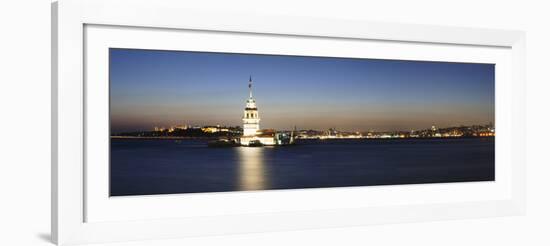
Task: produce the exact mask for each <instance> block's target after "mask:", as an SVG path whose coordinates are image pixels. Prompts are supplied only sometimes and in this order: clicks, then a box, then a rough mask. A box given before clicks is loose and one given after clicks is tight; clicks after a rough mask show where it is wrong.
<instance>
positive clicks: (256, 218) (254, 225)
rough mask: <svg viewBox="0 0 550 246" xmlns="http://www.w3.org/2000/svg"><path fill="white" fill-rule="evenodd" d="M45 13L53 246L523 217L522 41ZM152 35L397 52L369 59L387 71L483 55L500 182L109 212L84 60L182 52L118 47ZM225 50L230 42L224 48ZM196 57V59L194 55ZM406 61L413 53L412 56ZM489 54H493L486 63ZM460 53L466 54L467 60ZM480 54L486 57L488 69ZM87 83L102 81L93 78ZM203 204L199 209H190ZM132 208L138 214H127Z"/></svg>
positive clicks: (148, 7)
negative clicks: (101, 54) (493, 76)
mask: <svg viewBox="0 0 550 246" xmlns="http://www.w3.org/2000/svg"><path fill="white" fill-rule="evenodd" d="M52 12H53V18H54V19H53V21H52V32H53V33H52V38H53V40H52V59H53V61H52V80H53V85H54V87H53V88H52V93H53V95H52V100H53V102H52V114H53V115H52V146H53V147H52V148H53V149H52V238H53V240H54V242H56V243H57V244H60V245H61V244H79V243H95V242H112V241H126V240H145V239H161V238H174V237H184V236H198V235H219V234H227V233H245V232H263V231H278V230H294V229H307V228H326V227H337V226H359V225H370V224H384V223H397V222H415V221H428V220H442V219H460V218H475V217H492V216H503V215H520V214H523V213H524V210H525V150H524V148H525V147H524V146H525V142H524V138H525V120H524V117H523V115H524V112H525V98H524V91H525V85H524V73H525V68H524V60H523V59H524V49H525V47H524V44H525V35H524V33H523V32H521V31H509V30H490V29H478V28H461V27H442V26H431V25H410V24H396V23H377V22H360V21H349V20H331V19H314V18H306V17H295V16H262V15H253V14H245V13H219V12H214V11H205V12H198V11H196V10H186V8H185V3H183V2H181V1H162V2H155V1H150V0H141V1H135V0H134V1H130V0H128V1H108V0H95V1H94V0H80V1H77V0H61V1H57V2H55V3H53V4H52ZM90 27H91V28H92V29H94V28H95V29H97V30H95V29H94V31H92V32H91V33H89V32H88V31H87V30H91V29H88V28H90ZM96 27H99V28H96ZM99 29H101V30H99ZM104 29H109V30H107V31H105V30H104ZM128 30H129V31H128ZM153 30H157V31H156V32H157V35H159V36H158V37H162V35H172V33H174V32H176V33H184V32H208V33H210V34H209V35H218V36H220V37H222V36H234V38H239V36H246V35H248V36H250V35H252V36H254V35H257V36H261V37H265V38H266V40H268V39H269V38H270V37H278V38H282V39H285V38H286V39H292V40H293V41H292V40H291V41H289V44H286V45H285V46H284V47H286V48H285V49H277V50H272V51H264V52H270V53H274V52H281V53H285V54H286V53H296V52H302V51H300V50H299V49H297V48H296V50H292V47H293V46H292V42H299V40H301V39H308V40H324V41H323V42H333V40H334V42H335V43H334V44H335V45H336V46H337V42H354V43H357V45H363V44H364V43H369V44H368V45H379V43H380V44H381V43H384V42H390V43H391V45H394V46H395V47H386V48H384V47H382V46H384V45H381V46H380V47H381V48H380V52H379V54H375V55H374V56H376V57H377V58H380V57H382V56H384V54H383V53H384V52H383V51H384V49H389V48H392V49H395V48H399V49H402V50H401V51H402V52H401V53H395V54H391V57H390V58H392V59H399V58H401V59H415V58H417V57H424V58H422V59H451V58H450V57H451V56H454V58H452V60H453V61H472V60H471V59H474V58H469V57H468V55H471V54H474V53H476V52H477V51H478V50H480V51H483V52H477V53H479V54H478V55H477V56H476V58H475V59H481V60H483V59H485V61H494V62H495V64H500V65H497V86H496V88H497V90H496V92H495V93H496V94H497V95H496V96H497V103H496V114H497V122H496V125H497V126H496V127H497V129H498V133H499V136H498V138H497V147H496V148H497V158H496V160H497V162H498V163H499V165H500V167H502V168H497V172H498V170H504V172H501V174H502V175H500V176H499V175H498V173H497V180H496V181H495V182H494V183H490V184H487V183H482V184H479V183H475V182H474V183H457V184H442V185H413V186H410V185H401V186H381V187H376V188H371V189H361V188H337V189H322V190H312V189H309V190H308V189H305V190H299V191H292V192H290V191H275V192H273V191H270V192H252V193H246V194H230V193H227V194H208V195H199V196H193V199H191V200H192V201H190V199H187V200H186V198H188V196H187V197H186V196H183V195H181V196H180V195H170V196H150V197H140V198H136V199H123V200H118V201H115V202H114V203H116V204H114V203H113V202H112V201H113V200H112V199H111V198H109V197H108V195H105V194H104V193H101V192H102V190H101V189H96V187H101V182H99V181H101V180H102V177H103V178H105V177H104V172H101V170H99V171H98V172H96V171H94V170H98V169H96V166H90V165H87V163H86V160H88V161H89V159H87V158H88V157H87V154H88V153H89V151H91V149H93V146H94V145H97V144H101V141H99V142H94V141H89V139H91V138H90V137H89V136H90V135H89V133H90V132H89V131H90V129H89V125H90V124H89V123H87V122H88V121H95V120H97V119H96V118H95V117H90V115H89V114H88V113H87V111H94V110H93V109H94V105H101V104H102V103H101V100H102V99H101V98H99V97H97V96H96V95H94V94H93V91H94V88H93V86H95V85H97V84H98V83H95V82H92V83H91V84H90V81H95V80H94V79H95V78H93V76H91V77H90V76H89V73H90V72H91V71H87V70H86V69H87V68H88V69H89V66H92V67H94V66H95V65H94V64H98V61H99V62H101V59H98V60H94V59H93V57H94V56H93V55H89V52H90V50H88V48H92V49H93V48H94V47H98V48H99V49H102V47H103V48H105V47H108V46H109V45H111V44H112V43H110V42H118V44H121V45H124V46H125V47H134V48H136V47H141V46H147V47H149V48H150V47H152V46H155V45H159V46H161V48H162V47H166V49H170V48H173V49H180V46H178V45H180V43H181V42H172V43H170V42H164V43H163V42H161V41H154V40H150V39H139V40H140V42H135V43H132V42H128V39H124V38H122V37H121V38H119V39H118V40H115V38H116V36H117V35H116V34H117V33H119V35H118V36H131V35H138V36H135V37H143V35H144V34H145V33H147V32H153ZM105 32H110V34H112V35H107V34H109V33H107V34H106V33H105ZM123 32H127V33H123ZM122 34H124V35H122ZM126 34H127V35H126ZM87 35H89V36H87ZM139 35H141V36H139ZM178 35H179V34H178ZM176 36H177V35H176ZM106 37H111V39H110V40H109V39H108V38H106ZM186 37H187V36H186ZM178 38H179V37H174V40H175V41H178ZM94 40H95V41H94ZM134 40H137V39H134ZM162 40H169V39H162ZM296 40H297V41H296ZM96 41H97V42H96ZM144 42H148V43H144ZM230 42H231V41H228V44H229V43H230ZM311 42H314V41H311ZM267 43H268V42H267ZM96 44H97V45H96ZM296 44H297V43H296ZM409 46H410V47H416V46H422V47H420V48H415V49H414V51H413V48H407V47H409ZM432 46H433V47H436V46H441V47H443V48H441V49H438V51H440V53H439V56H436V55H435V53H437V52H428V51H427V49H429V47H432ZM155 47H156V46H155ZM295 47H298V46H295ZM195 48H196V49H199V50H200V49H201V47H199V46H197V47H195ZM478 48H479V49H478ZM493 48H494V49H493ZM208 49H211V48H208ZM226 49H234V50H238V49H240V48H239V47H237V46H234V47H233V46H232V47H229V45H227V46H225V47H221V50H220V51H226ZM258 49H261V48H258ZM264 49H265V47H264ZM408 49H409V50H410V52H407V50H408ZM423 49H426V51H424V53H422V52H421V51H422V50H423ZM485 49H487V50H489V49H493V50H497V51H494V52H493V51H487V52H485V51H484V50H485ZM447 50H448V51H447ZM458 50H460V52H458ZM87 52H88V53H87ZM94 52H95V50H94ZM303 52H306V51H303ZM307 52H313V51H307ZM336 52H344V51H336ZM419 52H420V53H421V54H420V53H419ZM432 53H434V54H432ZM441 53H444V54H448V56H449V57H448V58H444V57H442V55H441ZM457 53H461V54H462V57H460V56H459V55H458V54H457ZM94 54H96V53H94ZM422 54H425V56H424V55H422ZM453 54H455V55H453ZM483 54H485V55H486V56H485V58H483ZM325 55H326V54H325ZM329 55H330V54H329ZM369 55H372V54H369ZM389 56H390V55H388V57H389ZM90 57H92V58H90ZM89 58H90V59H89ZM499 67H500V68H499ZM94 69H95V68H94ZM94 71H95V72H98V74H100V71H99V70H97V71H96V70H94ZM94 74H95V73H94ZM86 80H89V81H88V82H86ZM99 80H101V78H100V79H99ZM90 86H92V87H90ZM90 100H97V101H95V102H97V103H95V102H94V103H92V104H91V103H90V102H92V101H90ZM103 104H104V103H103ZM90 107H91V108H90ZM499 119H500V120H499ZM94 136H95V135H94ZM499 150H500V151H499ZM94 173H95V174H94ZM102 175H103V176H102ZM499 177H501V178H499ZM98 182H99V183H98ZM474 190H476V191H474ZM448 191H454V192H455V193H449V192H448ZM367 192H370V193H367ZM388 192H392V193H393V194H402V196H399V195H397V197H400V199H395V200H392V202H385V200H391V199H390V198H389V197H388V196H387V195H386V196H378V197H377V198H376V199H373V201H368V202H365V201H362V200H361V199H358V198H357V197H359V196H360V195H365V194H369V195H371V196H372V197H376V194H377V193H379V194H380V193H384V194H387V193H388ZM484 192H485V193H484ZM444 193H448V194H451V195H453V194H456V196H454V198H451V197H443V198H442V200H432V199H430V197H433V196H438V195H441V194H444ZM421 194H424V195H421ZM459 194H461V195H459ZM489 194H490V195H491V196H490V195H489ZM493 194H494V196H492V195H493ZM314 196H316V197H317V198H315V199H319V200H315V199H313V200H312V201H316V202H311V203H307V201H306V200H304V201H301V202H300V203H298V204H297V205H285V206H282V205H281V206H277V205H267V204H268V203H269V204H273V202H272V201H280V200H283V201H284V200H288V199H300V197H308V198H312V197H314ZM327 196H331V197H338V199H332V200H337V201H342V202H340V203H338V202H334V203H331V204H328V205H322V206H321V205H320V204H321V203H322V202H323V201H324V200H322V199H323V198H322V197H327ZM441 196H444V195H441ZM414 198H419V200H422V202H418V201H415V199H414ZM347 199H349V200H347ZM201 200H202V203H191V202H197V201H199V202H200V201H201ZM240 201H241V202H242V201H250V203H247V204H248V205H249V206H250V207H248V208H246V209H241V210H239V209H234V210H232V211H227V210H228V209H223V210H220V209H217V208H216V207H215V206H213V207H212V208H211V209H210V210H208V209H204V210H201V211H199V210H192V209H193V207H199V206H204V205H205V204H219V203H220V202H224V203H226V205H228V207H230V205H229V204H232V205H233V206H234V207H241V206H239V202H240ZM262 201H266V202H264V203H262ZM298 201H300V200H298ZM349 201H354V203H355V204H356V205H354V206H350V205H349V204H348V205H346V202H348V203H349ZM243 203H244V202H243ZM300 204H301V205H300ZM186 205H187V206H189V207H188V208H187V209H190V210H188V211H191V212H190V213H188V214H178V213H177V212H176V211H177V210H178V208H182V206H186ZM117 206H118V208H116V207H117ZM128 207H135V209H124V208H128ZM140 209H141V210H140ZM254 209H257V210H254ZM145 210H153V211H162V214H160V212H159V213H144V211H145ZM136 214H140V215H141V217H136ZM194 215H196V216H194Z"/></svg>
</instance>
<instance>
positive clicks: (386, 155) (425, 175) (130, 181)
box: [110, 138, 495, 196]
mask: <svg viewBox="0 0 550 246" xmlns="http://www.w3.org/2000/svg"><path fill="white" fill-rule="evenodd" d="M494 178H495V144H494V138H469V139H405V140H365V139H362V140H307V141H302V142H300V144H298V145H295V146H286V147H263V148H246V147H237V148H208V147H206V141H200V140H182V141H175V140H134V139H130V140H124V139H112V140H111V184H110V188H111V195H113V196H120V195H150V194H172V193H191V192H221V191H242V190H264V189H296V188H319V187H345V186H366V185H388V184H417V183H434V182H463V181H490V180H494Z"/></svg>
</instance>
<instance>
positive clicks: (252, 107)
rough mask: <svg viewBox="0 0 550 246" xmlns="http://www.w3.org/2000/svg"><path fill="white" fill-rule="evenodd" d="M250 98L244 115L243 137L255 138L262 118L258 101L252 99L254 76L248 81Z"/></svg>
mask: <svg viewBox="0 0 550 246" xmlns="http://www.w3.org/2000/svg"><path fill="white" fill-rule="evenodd" d="M248 93H249V97H248V100H246V108H245V109H244V115H243V136H254V135H256V133H257V131H258V130H260V116H259V115H258V108H257V107H256V100H254V98H252V76H250V79H249V80H248Z"/></svg>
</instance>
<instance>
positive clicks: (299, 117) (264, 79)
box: [109, 49, 495, 132]
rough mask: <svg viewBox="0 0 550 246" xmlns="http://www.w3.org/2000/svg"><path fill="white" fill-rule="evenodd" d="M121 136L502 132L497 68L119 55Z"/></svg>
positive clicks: (114, 125) (115, 53) (116, 105)
mask: <svg viewBox="0 0 550 246" xmlns="http://www.w3.org/2000/svg"><path fill="white" fill-rule="evenodd" d="M109 69H110V90H111V130H112V132H120V131H132V130H150V129H152V128H153V127H154V126H164V127H167V126H170V125H177V124H193V125H194V124H198V125H206V124H210V125H215V124H220V125H241V124H242V123H241V117H242V113H243V112H242V111H243V109H244V106H245V100H246V99H247V97H248V78H249V76H250V75H252V78H253V80H254V85H253V89H254V97H255V98H256V101H257V104H258V109H259V113H260V118H261V122H260V126H261V127H262V128H276V129H291V128H292V127H293V126H294V125H296V126H297V127H298V128H299V129H327V128H329V127H335V128H337V129H341V130H353V131H356V130H357V131H363V130H411V129H425V128H429V127H430V126H431V125H436V126H438V127H445V126H456V125H471V124H486V123H489V122H494V106H495V105H494V99H495V97H494V95H495V94H494V88H495V77H494V65H493V64H473V63H446V62H423V61H422V62H420V61H397V60H377V59H347V58H327V57H298V56H273V55H249V54H227V53H206V52H185V51H156V50H134V49H110V68H109Z"/></svg>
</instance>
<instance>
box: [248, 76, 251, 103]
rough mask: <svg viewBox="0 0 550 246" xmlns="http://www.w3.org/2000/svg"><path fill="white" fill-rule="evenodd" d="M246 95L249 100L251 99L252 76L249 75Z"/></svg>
mask: <svg viewBox="0 0 550 246" xmlns="http://www.w3.org/2000/svg"><path fill="white" fill-rule="evenodd" d="M248 94H249V95H250V98H252V75H250V78H249V79H248Z"/></svg>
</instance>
